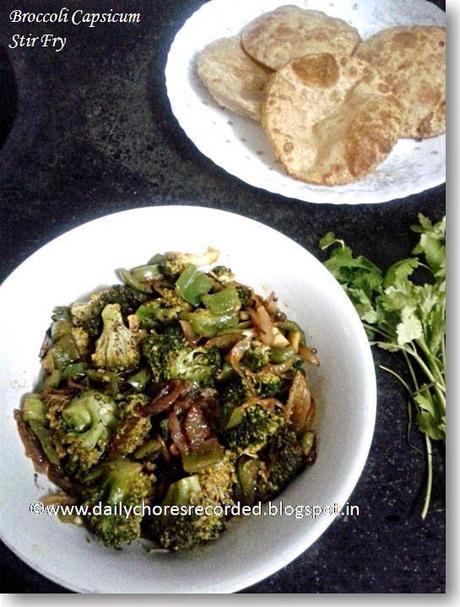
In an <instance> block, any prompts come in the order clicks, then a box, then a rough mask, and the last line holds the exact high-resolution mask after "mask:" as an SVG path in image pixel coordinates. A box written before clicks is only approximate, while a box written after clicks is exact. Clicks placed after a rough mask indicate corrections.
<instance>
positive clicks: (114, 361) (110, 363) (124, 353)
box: [92, 304, 140, 371]
mask: <svg viewBox="0 0 460 607" xmlns="http://www.w3.org/2000/svg"><path fill="white" fill-rule="evenodd" d="M102 321H103V323H104V326H103V329H102V333H101V336H100V337H99V339H98V340H97V342H96V350H95V352H94V354H93V355H92V360H93V362H94V364H95V365H96V366H97V367H99V368H102V369H107V370H109V371H126V370H128V369H133V368H134V367H136V366H137V365H138V363H139V358H140V352H139V349H138V346H137V334H136V331H135V330H131V329H130V328H128V327H126V326H125V324H124V322H123V317H122V315H121V311H120V305H119V304H108V305H106V306H105V308H104V309H103V310H102Z"/></svg>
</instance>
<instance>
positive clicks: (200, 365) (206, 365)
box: [165, 347, 222, 387]
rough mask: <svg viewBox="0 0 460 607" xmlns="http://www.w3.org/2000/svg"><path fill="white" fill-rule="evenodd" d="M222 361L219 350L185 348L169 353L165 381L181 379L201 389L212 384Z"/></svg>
mask: <svg viewBox="0 0 460 607" xmlns="http://www.w3.org/2000/svg"><path fill="white" fill-rule="evenodd" d="M221 363H222V360H221V356H220V351H219V348H187V347H184V348H182V349H181V350H179V351H176V352H171V353H170V356H169V357H168V366H167V368H166V369H165V379H183V380H184V381H187V382H191V383H196V384H198V385H199V386H201V387H208V386H212V385H213V384H214V379H215V377H216V375H217V374H218V373H219V371H220V366H221Z"/></svg>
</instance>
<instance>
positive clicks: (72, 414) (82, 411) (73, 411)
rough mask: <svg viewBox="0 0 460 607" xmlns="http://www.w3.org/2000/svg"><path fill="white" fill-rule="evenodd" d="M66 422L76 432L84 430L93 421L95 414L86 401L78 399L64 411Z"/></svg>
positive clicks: (63, 415)
mask: <svg viewBox="0 0 460 607" xmlns="http://www.w3.org/2000/svg"><path fill="white" fill-rule="evenodd" d="M62 417H63V419H64V421H65V423H66V424H67V425H68V426H70V427H71V428H72V430H74V431H75V432H84V431H85V430H86V429H87V428H89V427H90V426H91V424H92V421H93V415H92V414H91V411H90V409H89V408H88V407H87V406H86V403H85V402H84V401H80V400H76V401H74V402H72V403H71V404H70V405H69V406H68V407H66V408H65V409H64V410H63V412H62Z"/></svg>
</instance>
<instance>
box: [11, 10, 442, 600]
mask: <svg viewBox="0 0 460 607" xmlns="http://www.w3.org/2000/svg"><path fill="white" fill-rule="evenodd" d="M229 1H230V0H229ZM436 3H437V4H438V5H439V6H442V7H443V2H442V0H439V1H437V2H436ZM64 4H65V5H66V6H69V7H73V6H75V7H76V5H77V3H76V2H74V1H73V0H72V1H71V0H68V1H67V2H66V3H64ZM200 4H202V1H201V0H155V2H152V1H151V0H130V2H129V10H130V11H140V12H141V13H142V23H141V24H139V25H133V26H126V25H124V26H120V25H118V26H117V25H113V26H105V27H101V28H98V29H97V28H94V29H89V30H88V29H81V28H79V29H78V30H75V29H74V30H73V31H72V32H70V33H69V32H68V31H67V33H68V34H69V36H70V39H69V41H68V43H67V47H66V49H65V50H64V51H63V52H62V53H54V52H52V51H49V50H46V49H15V50H9V51H8V56H9V58H10V61H11V63H12V65H13V69H14V73H15V75H16V83H17V93H18V95H17V97H18V104H17V113H16V120H15V122H14V124H13V128H12V130H11V132H10V134H9V137H8V138H7V140H6V143H4V145H3V146H2V148H1V150H0V242H1V246H0V280H3V279H4V278H5V277H6V276H7V275H8V274H9V273H10V272H11V271H12V270H13V269H14V268H15V267H16V266H17V265H18V264H19V263H20V262H22V261H23V260H24V259H26V258H27V257H28V256H29V255H30V254H31V253H33V252H34V251H36V250H37V249H38V248H39V247H40V246H42V245H44V244H45V243H47V242H48V241H49V240H50V239H52V238H54V237H55V236H58V235H59V234H62V233H64V232H65V231H67V230H68V229H70V228H73V227H75V226H77V225H80V224H81V223H84V222H86V221H88V220H91V219H94V218H96V217H99V216H102V215H105V214H108V213H111V212H114V211H119V210H122V209H128V208H133V207H138V206H147V205H158V204H172V203H174V204H189V203H193V204H197V205H203V206H209V207H214V208H219V209H226V210H229V211H233V212H236V213H241V214H242V215H246V216H248V217H251V218H254V219H257V220H259V221H262V222H264V223H266V224H268V225H270V226H272V227H274V228H276V229H278V230H280V231H281V232H283V233H284V234H286V235H288V236H290V237H291V238H293V239H294V240H295V241H297V242H299V243H300V244H301V245H302V246H304V247H305V248H306V249H308V250H309V251H310V252H312V253H313V254H314V255H316V256H318V257H320V258H321V255H320V254H319V253H318V247H317V242H318V239H319V237H320V236H322V235H323V234H324V233H325V232H327V231H328V230H333V231H335V232H336V233H337V234H339V235H340V236H342V237H344V238H346V239H347V241H348V243H349V244H350V245H351V246H352V247H353V248H354V249H356V251H358V252H360V253H363V254H365V255H368V256H369V257H371V258H372V259H373V260H374V261H375V262H376V263H378V264H382V265H383V266H387V265H388V264H390V263H392V262H393V261H394V260H396V259H397V258H400V257H402V256H406V255H407V254H408V253H409V252H410V250H411V248H412V247H413V245H414V240H415V238H414V235H411V234H410V231H409V226H410V225H411V223H413V222H414V220H415V219H416V215H417V212H419V211H421V212H423V213H425V214H426V215H428V216H430V217H431V218H440V217H441V216H442V215H443V213H444V205H445V189H444V187H438V188H435V189H432V190H429V191H427V192H424V193H422V194H420V195H417V196H412V197H410V198H406V199H404V200H399V201H394V202H390V203H387V204H383V205H373V206H371V205H362V206H360V207H356V206H330V205H315V204H305V203H301V202H298V201H295V200H287V199H284V198H282V197H280V196H276V195H270V194H268V193H266V192H263V191H261V190H257V189H255V188H252V187H250V186H247V185H245V184H244V183H242V182H240V181H238V180H237V179H236V178H233V177H231V176H229V175H227V174H226V173H225V172H224V171H222V170H221V169H219V168H218V167H216V166H215V165H214V164H213V163H212V162H210V161H209V160H207V159H206V158H204V157H203V156H202V155H201V154H200V153H199V152H198V151H197V150H196V149H195V147H194V146H193V144H191V143H190V142H189V141H188V140H187V138H186V137H185V135H184V134H183V133H182V131H181V130H180V128H179V127H178V125H177V123H176V122H175V119H174V118H173V116H172V115H171V111H170V108H169V104H168V101H167V98H166V93H165V86H164V77H163V73H164V66H165V61H166V54H167V50H168V48H169V45H170V43H171V41H172V39H173V36H174V33H175V32H176V31H177V30H178V29H179V28H180V26H181V25H182V23H183V22H184V21H185V19H186V18H187V17H188V16H189V15H191V14H192V12H193V11H194V10H196V8H198V6H200ZM86 6H87V7H88V10H91V9H93V10H98V11H102V10H106V9H107V8H109V7H116V8H119V9H120V10H127V6H128V3H127V2H122V1H119V0H113V1H111V2H109V1H108V0H102V1H101V0H98V1H97V2H96V1H93V0H85V7H86ZM13 8H18V7H17V6H16V3H15V2H13V1H12V0H3V1H2V2H1V6H0V61H2V60H3V63H4V64H5V61H4V49H5V47H6V46H7V43H8V41H9V39H10V38H11V35H12V34H13V33H16V32H17V31H22V32H23V33H28V32H29V29H30V26H22V27H23V29H18V26H17V25H16V26H14V25H12V24H11V23H9V20H8V13H9V12H10V10H12V9H13ZM55 8H56V2H52V1H51V0H35V1H34V10H36V11H39V10H52V9H54V10H55ZM64 28H65V26H58V25H55V26H53V28H52V31H53V32H54V33H56V34H59V32H60V31H61V29H62V31H64ZM32 31H34V32H39V33H43V32H46V31H50V28H49V26H48V28H47V27H43V26H42V27H40V26H36V25H34V26H33V30H32ZM64 33H65V32H64ZM1 47H3V49H2V48H1ZM3 73H4V74H6V73H8V74H9V75H10V76H11V72H10V71H9V70H8V69H7V68H4V72H3ZM1 75H2V71H0V76H1ZM6 80H7V79H5V78H4V80H3V81H4V82H5V81H6ZM9 83H10V84H9V88H8V89H7V90H6V93H5V87H4V88H3V90H2V88H0V108H1V107H7V108H9V110H8V111H10V110H11V109H12V108H13V110H14V87H13V88H12V87H11V86H10V85H11V81H9ZM5 95H6V97H5ZM2 96H3V98H2ZM2 104H3V105H2ZM7 127H8V125H6V126H5V125H3V126H2V125H0V143H1V141H2V133H3V134H5V133H6V131H7V130H8V128H7ZM216 144H217V143H216ZM179 220H180V219H179ZM237 236H238V235H237V234H235V243H236V242H237ZM375 361H376V363H377V364H378V363H385V364H393V365H394V364H397V362H396V361H395V360H394V358H393V357H392V356H391V355H389V354H387V353H375ZM402 368H403V367H402V366H401V369H402ZM377 377H378V413H377V424H376V430H375V436H374V441H373V444H372V449H371V453H370V456H369V460H368V462H367V464H366V467H365V469H364V472H363V475H362V477H361V479H360V481H359V483H358V485H357V487H356V489H355V491H354V493H353V495H352V497H351V499H350V503H352V504H357V505H358V506H359V507H360V511H361V512H360V516H359V517H353V518H348V519H347V518H339V519H337V521H336V522H334V523H333V524H332V525H331V527H330V528H329V529H328V530H327V531H326V533H325V534H324V535H323V536H322V537H321V538H320V539H319V540H318V541H317V542H316V543H315V544H314V545H313V546H312V547H311V548H310V549H309V550H308V551H307V552H306V553H304V554H303V555H301V556H300V557H299V558H297V559H296V560H295V561H294V562H293V563H291V564H290V565H289V566H287V567H286V568H284V569H283V570H281V571H279V572H278V573H276V574H275V575H273V576H272V577H270V578H268V579H266V580H264V581H262V582H260V583H258V584H256V585H255V586H253V587H251V588H248V589H247V591H248V592H277V593H281V592H294V593H315V592H328V593H333V592H379V593H382V592H404V593H408V592H419V593H420V592H422V593H433V592H436V593H440V592H444V590H445V535H444V522H445V515H444V505H445V498H444V495H445V491H444V489H445V488H444V457H445V456H444V452H443V451H442V450H440V449H439V448H438V449H436V451H435V467H436V475H435V478H436V481H435V486H434V496H433V504H432V509H431V512H430V515H429V517H428V518H427V520H426V521H422V520H421V518H420V509H421V497H422V496H421V489H422V487H423V482H424V459H423V456H421V455H420V454H419V453H417V451H415V450H414V449H413V448H411V447H410V446H409V445H408V443H407V441H406V429H407V402H406V396H405V394H404V393H403V391H402V390H401V388H400V386H399V385H398V383H397V382H396V381H395V380H393V379H392V378H391V377H390V376H388V375H385V374H384V373H383V372H381V371H378V372H377ZM338 438H340V437H338ZM412 441H413V443H414V446H421V445H420V441H419V440H418V438H417V436H416V435H414V436H413V437H412ZM0 566H1V571H2V576H1V579H2V581H1V583H0V591H3V592H62V591H63V589H61V588H59V587H58V586H56V585H55V584H53V583H51V582H50V581H48V580H46V579H44V578H42V577H41V576H39V575H38V574H36V573H35V572H34V571H32V570H31V569H29V568H28V567H26V566H25V565H24V564H23V563H22V562H21V561H20V560H19V559H17V558H16V557H15V556H14V555H13V554H12V553H11V552H10V551H9V550H8V549H7V548H6V547H5V546H3V545H1V544H0Z"/></svg>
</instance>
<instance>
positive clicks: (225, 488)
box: [152, 452, 236, 551]
mask: <svg viewBox="0 0 460 607" xmlns="http://www.w3.org/2000/svg"><path fill="white" fill-rule="evenodd" d="M235 483H236V472H235V457H234V455H233V454H232V453H230V452H227V453H226V454H225V457H224V459H223V460H221V461H220V462H218V463H217V464H215V465H213V466H209V467H207V468H203V469H202V470H201V471H200V472H199V473H198V474H195V475H193V476H188V477H185V478H182V479H180V480H179V481H176V482H175V483H173V484H172V485H170V487H169V489H168V493H167V495H166V498H165V500H164V504H165V505H166V504H167V505H177V506H188V505H193V506H202V507H206V506H222V507H223V506H225V505H231V504H233V498H232V496H233V488H234V485H235ZM225 527H226V519H225V513H224V512H223V511H222V513H209V514H206V513H203V514H198V513H196V512H191V513H187V514H179V515H177V516H175V515H172V514H169V515H168V516H165V517H156V518H155V519H154V520H153V522H152V530H153V534H154V537H155V539H156V540H157V541H158V543H159V544H160V546H162V547H163V548H167V549H168V550H173V551H177V550H189V549H190V548H193V547H195V546H198V545H199V544H202V543H203V542H208V541H211V540H216V539H218V538H219V537H220V535H221V534H222V533H223V532H224V531H225Z"/></svg>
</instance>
